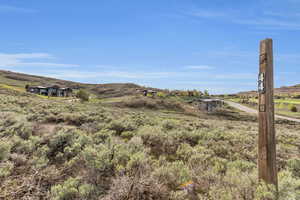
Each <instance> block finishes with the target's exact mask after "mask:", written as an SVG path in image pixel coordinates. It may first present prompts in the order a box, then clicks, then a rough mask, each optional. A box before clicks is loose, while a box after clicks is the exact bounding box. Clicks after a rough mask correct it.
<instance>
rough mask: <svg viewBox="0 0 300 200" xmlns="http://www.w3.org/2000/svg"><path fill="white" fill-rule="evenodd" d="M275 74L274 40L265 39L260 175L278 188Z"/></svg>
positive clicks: (260, 89) (261, 73)
mask: <svg viewBox="0 0 300 200" xmlns="http://www.w3.org/2000/svg"><path fill="white" fill-rule="evenodd" d="M273 76H274V75H273V41H272V39H265V40H262V41H261V42H260V58H259V77H258V95H259V105H258V111H259V112H258V113H259V114H258V115H259V137H258V176H259V179H260V180H263V181H264V182H265V183H267V184H273V185H275V186H276V188H277V187H278V180H277V167H276V140H275V126H274V99H273V90H274V78H273Z"/></svg>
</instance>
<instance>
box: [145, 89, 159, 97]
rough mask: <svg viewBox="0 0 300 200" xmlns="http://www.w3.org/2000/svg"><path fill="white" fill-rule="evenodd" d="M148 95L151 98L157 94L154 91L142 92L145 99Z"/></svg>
mask: <svg viewBox="0 0 300 200" xmlns="http://www.w3.org/2000/svg"><path fill="white" fill-rule="evenodd" d="M148 94H150V95H151V96H155V95H156V94H157V92H156V91H154V90H143V95H144V96H145V97H146V96H148Z"/></svg>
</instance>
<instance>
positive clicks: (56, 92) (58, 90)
mask: <svg viewBox="0 0 300 200" xmlns="http://www.w3.org/2000/svg"><path fill="white" fill-rule="evenodd" d="M26 91H27V92H30V93H34V94H39V95H45V96H52V97H69V96H71V95H72V89H71V88H63V87H59V86H58V85H53V86H48V87H44V86H29V85H26Z"/></svg>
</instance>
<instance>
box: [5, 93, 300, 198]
mask: <svg viewBox="0 0 300 200" xmlns="http://www.w3.org/2000/svg"><path fill="white" fill-rule="evenodd" d="M228 116H231V117H230V118H229V117H228ZM233 116H237V117H233ZM276 128H277V138H278V170H279V189H278V191H279V192H278V194H276V192H275V189H274V188H273V189H272V188H270V187H271V186H267V185H264V184H263V183H260V182H258V180H257V166H256V165H257V163H256V162H257V149H256V147H257V124H256V122H255V120H254V121H253V119H252V120H249V119H248V118H247V117H240V114H239V113H236V112H234V111H230V110H227V111H226V109H225V110H223V111H222V113H219V114H218V113H217V114H213V115H207V114H203V113H199V111H197V110H192V108H191V107H190V105H187V104H185V103H184V102H183V101H176V100H175V99H169V98H166V97H165V96H164V95H162V96H158V97H140V96H139V97H138V96H136V97H128V98H121V99H119V100H118V101H117V102H116V101H113V99H112V101H111V103H110V102H109V101H106V102H102V101H101V100H91V101H89V102H84V101H83V102H82V101H74V102H73V101H72V102H70V101H68V100H66V99H47V98H39V97H37V96H35V95H29V94H26V93H23V92H22V91H15V90H12V89H11V88H2V89H1V90H0V179H1V183H0V199H55V200H56V199H57V200H71V199H91V200H93V199H95V200H96V199H103V200H117V199H120V200H123V199H145V200H148V199H149V200H150V199H153V200H154V199H155V200H157V199H162V200H166V199H170V200H184V199H187V198H188V195H189V193H188V192H187V190H186V185H187V183H190V184H192V185H193V187H194V190H193V193H195V195H197V196H198V198H199V199H200V200H210V199H228V200H229V199H236V200H240V199H244V200H253V199H259V198H261V197H271V196H274V195H277V196H278V199H282V200H283V199H289V200H297V199H299V198H300V159H299V152H300V144H299V141H300V135H299V131H300V126H299V125H297V124H286V123H283V124H277V126H276Z"/></svg>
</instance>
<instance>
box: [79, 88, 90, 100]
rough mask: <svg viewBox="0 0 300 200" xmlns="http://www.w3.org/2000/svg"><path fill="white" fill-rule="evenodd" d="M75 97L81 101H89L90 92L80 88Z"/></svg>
mask: <svg viewBox="0 0 300 200" xmlns="http://www.w3.org/2000/svg"><path fill="white" fill-rule="evenodd" d="M76 97H77V98H79V99H80V100H81V101H89V99H90V94H89V93H88V92H86V91H85V90H82V89H80V90H79V91H78V92H77V94H76Z"/></svg>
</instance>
